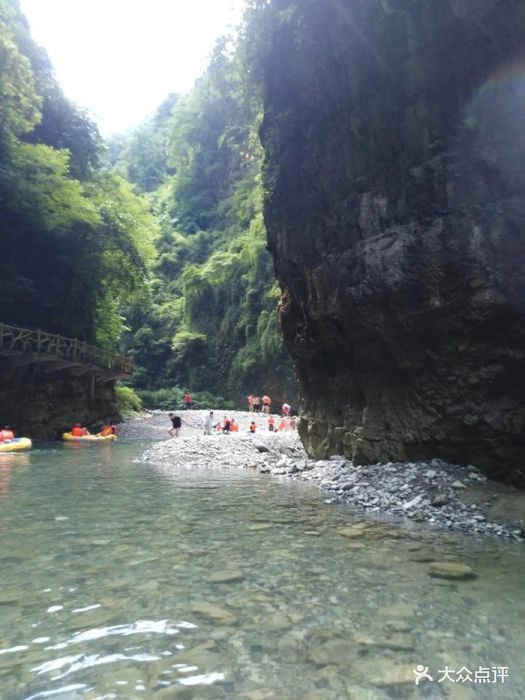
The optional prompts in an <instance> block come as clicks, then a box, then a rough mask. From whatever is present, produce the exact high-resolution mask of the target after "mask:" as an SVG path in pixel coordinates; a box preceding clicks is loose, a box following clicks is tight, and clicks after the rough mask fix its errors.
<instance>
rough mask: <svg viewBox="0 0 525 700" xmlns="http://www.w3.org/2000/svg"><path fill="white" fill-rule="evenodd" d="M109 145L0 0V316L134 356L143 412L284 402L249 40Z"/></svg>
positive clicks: (228, 44) (229, 45)
mask: <svg viewBox="0 0 525 700" xmlns="http://www.w3.org/2000/svg"><path fill="white" fill-rule="evenodd" d="M248 5H249V7H248V10H247V14H246V18H245V24H244V26H243V27H242V28H240V29H239V31H238V32H237V33H236V35H235V36H234V37H226V38H222V39H221V40H219V41H218V42H217V45H216V47H215V50H214V52H213V55H212V57H211V60H210V64H209V67H208V69H207V71H206V73H205V74H204V75H203V76H202V77H201V78H200V79H199V80H198V81H197V82H196V84H195V87H194V89H193V90H192V91H191V92H190V93H189V94H186V95H183V96H178V95H169V96H167V97H166V100H165V101H164V102H163V104H162V105H160V106H159V108H158V110H157V111H156V113H155V114H154V115H153V116H152V117H151V118H150V119H149V120H148V121H147V122H145V123H144V124H142V125H141V126H140V127H139V128H137V129H136V130H134V131H132V132H129V133H126V134H123V135H119V136H116V137H114V138H112V139H111V140H110V141H109V143H107V144H105V143H104V142H103V140H102V139H101V137H100V135H99V133H98V130H97V127H96V125H95V124H94V123H93V121H92V120H91V119H90V118H89V116H88V115H87V114H86V113H85V112H84V111H83V110H82V109H80V108H78V107H77V106H76V105H74V104H72V103H71V102H70V101H69V100H68V99H67V98H66V97H65V96H64V94H63V93H62V91H61V89H60V86H59V85H58V83H57V81H56V79H55V77H54V74H53V69H52V66H51V64H50V62H49V59H48V57H47V55H46V53H45V52H44V51H43V50H42V49H41V48H39V47H38V46H37V45H36V44H35V43H34V41H33V40H32V39H31V36H30V33H29V29H28V25H27V22H26V21H25V19H24V17H23V15H22V14H21V12H20V8H19V5H18V2H17V0H0V58H1V60H0V96H1V102H0V214H1V218H0V240H1V241H2V249H3V252H4V254H3V256H2V262H1V265H2V274H1V275H0V293H1V297H2V299H3V301H4V313H3V315H2V319H1V320H2V321H4V322H9V323H13V324H17V325H21V326H26V327H32V328H42V329H44V330H46V331H51V332H56V333H60V334H62V335H65V336H70V337H76V338H79V339H81V340H85V341H88V342H90V343H92V344H96V345H98V346H100V347H104V348H106V349H108V350H111V351H115V352H125V353H129V354H131V355H133V356H134V359H135V367H136V369H135V373H134V376H133V378H132V380H131V385H132V386H133V388H134V389H136V390H137V392H138V393H139V395H140V396H141V397H142V399H143V400H144V402H145V405H146V406H151V407H153V406H158V407H170V406H173V405H174V404H176V403H177V402H179V400H180V398H181V396H182V393H183V392H184V391H185V390H187V389H189V390H191V391H192V392H193V393H194V395H195V397H196V399H197V403H198V402H199V400H201V401H202V402H206V403H208V402H215V403H216V404H218V405H225V406H226V405H232V404H233V403H235V404H238V403H239V402H240V401H241V400H243V397H244V396H245V395H246V394H247V393H249V392H254V391H255V392H263V391H270V392H271V393H273V394H274V396H275V397H276V398H281V397H284V396H285V395H286V396H288V397H291V398H292V400H294V399H295V392H296V390H295V382H294V380H293V376H292V371H291V366H290V362H289V360H288V357H287V354H286V352H285V350H284V346H283V343H282V339H281V335H280V331H279V328H278V320H277V312H276V308H277V303H278V300H279V296H280V292H279V289H278V287H277V286H276V284H275V281H274V274H273V264H272V260H271V257H270V255H269V253H268V252H267V249H266V231H265V225H264V220H263V212H262V201H263V192H262V184H261V168H262V151H261V147H260V144H259V138H258V128H259V125H260V120H261V104H260V95H259V91H258V87H257V81H256V80H255V79H254V71H253V70H252V63H251V62H252V61H253V49H252V43H253V42H252V39H253V36H251V33H252V29H251V27H252V26H253V22H254V21H255V20H256V15H257V14H258V13H261V12H264V11H267V10H265V9H263V8H262V6H264V5H265V3H259V2H254V3H248Z"/></svg>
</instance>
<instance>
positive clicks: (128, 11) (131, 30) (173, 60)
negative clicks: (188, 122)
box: [20, 0, 243, 137]
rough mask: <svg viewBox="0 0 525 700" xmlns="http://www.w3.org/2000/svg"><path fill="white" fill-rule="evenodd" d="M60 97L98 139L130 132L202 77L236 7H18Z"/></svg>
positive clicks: (82, 0) (159, 3)
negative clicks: (87, 120) (83, 114)
mask: <svg viewBox="0 0 525 700" xmlns="http://www.w3.org/2000/svg"><path fill="white" fill-rule="evenodd" d="M20 5H21V8H22V11H23V13H24V14H25V16H26V17H27V19H28V21H29V24H30V28H31V35H32V37H33V39H34V40H35V41H36V42H37V43H38V44H40V46H43V47H44V48H45V49H46V50H47V52H48V54H49V56H50V58H51V62H52V63H53V66H54V69H55V75H56V77H57V79H58V81H59V83H60V85H61V86H62V89H63V90H64V92H65V94H66V95H67V97H69V98H70V99H71V100H73V101H74V102H76V103H77V104H78V105H80V106H82V107H84V108H86V109H88V111H89V113H90V114H91V116H92V117H93V119H94V120H95V121H96V122H97V124H98V126H99V129H100V131H101V133H102V135H103V136H105V137H107V136H110V135H111V134H114V133H119V132H122V131H125V130H127V129H130V128H133V127H135V126H138V125H139V124H140V123H141V122H142V121H144V119H145V118H146V117H147V116H148V115H150V114H152V113H153V112H154V111H155V109H156V108H157V107H158V106H159V105H160V104H161V102H162V101H163V100H164V99H165V98H166V97H167V96H168V95H169V94H170V93H171V92H178V93H185V92H188V90H190V89H191V87H192V85H193V83H194V81H195V79H196V78H198V77H199V75H201V74H202V73H203V72H204V70H205V69H206V66H207V63H208V58H209V55H210V52H211V50H212V49H213V46H214V44H215V40H216V39H217V38H218V37H219V36H220V35H221V34H223V33H224V32H225V31H226V30H227V29H228V27H230V26H232V25H234V24H235V23H236V22H237V21H238V20H239V19H240V16H241V10H242V5H243V0H20Z"/></svg>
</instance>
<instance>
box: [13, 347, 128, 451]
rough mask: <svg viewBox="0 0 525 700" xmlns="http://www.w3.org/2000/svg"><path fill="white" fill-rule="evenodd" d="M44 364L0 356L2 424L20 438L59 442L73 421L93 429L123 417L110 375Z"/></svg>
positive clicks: (92, 430)
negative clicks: (19, 362) (16, 363)
mask: <svg viewBox="0 0 525 700" xmlns="http://www.w3.org/2000/svg"><path fill="white" fill-rule="evenodd" d="M47 364H49V365H50V366H49V367H47V366H46V363H45V362H41V363H38V362H35V363H28V364H27V365H23V366H14V365H13V360H12V359H11V358H8V357H2V356H0V372H1V373H2V377H3V379H2V383H1V386H0V406H1V418H0V420H1V422H2V423H1V424H0V427H1V425H3V424H8V425H11V426H12V427H13V428H14V429H15V431H16V435H17V436H18V437H23V436H27V437H30V438H32V439H33V440H36V441H41V440H59V439H60V438H61V436H62V433H64V432H66V431H68V430H70V429H71V426H72V425H73V423H75V422H76V421H80V422H81V423H82V424H83V425H85V426H87V427H89V429H90V430H91V432H97V431H98V430H100V428H101V427H102V425H103V424H105V423H107V422H108V421H110V420H112V421H114V422H118V421H120V420H121V416H120V415H119V411H118V406H117V400H116V395H115V380H114V379H111V378H109V377H108V378H106V377H102V379H103V380H104V381H102V380H101V378H100V377H97V378H96V379H95V378H94V377H93V376H92V375H89V374H87V373H85V374H78V371H77V372H76V373H75V370H62V371H53V369H52V366H51V363H47Z"/></svg>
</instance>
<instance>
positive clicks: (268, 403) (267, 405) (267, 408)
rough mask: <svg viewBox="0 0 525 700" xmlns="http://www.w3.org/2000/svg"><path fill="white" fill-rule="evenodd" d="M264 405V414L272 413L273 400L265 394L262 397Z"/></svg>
mask: <svg viewBox="0 0 525 700" xmlns="http://www.w3.org/2000/svg"><path fill="white" fill-rule="evenodd" d="M262 404H263V413H268V414H269V413H270V406H271V405H272V400H271V398H270V397H269V396H268V394H265V395H264V396H263V397H262Z"/></svg>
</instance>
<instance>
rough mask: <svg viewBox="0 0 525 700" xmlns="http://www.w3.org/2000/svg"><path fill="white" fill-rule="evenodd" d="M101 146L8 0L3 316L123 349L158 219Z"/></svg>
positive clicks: (0, 167)
mask: <svg viewBox="0 0 525 700" xmlns="http://www.w3.org/2000/svg"><path fill="white" fill-rule="evenodd" d="M101 147H102V142H101V139H100V137H99V135H98V132H97V129H96V127H95V125H94V124H93V123H92V122H91V121H90V119H89V118H88V117H87V116H86V115H85V114H84V113H83V112H82V111H81V110H79V109H78V108H77V107H75V105H72V104H71V103H70V102H68V100H67V99H66V98H65V97H64V96H63V94H62V92H61V91H60V88H59V86H58V84H57V83H56V81H55V79H54V76H53V71H52V68H51V65H50V63H49V60H48V58H47V56H46V54H45V53H44V52H43V51H42V50H41V49H39V48H38V47H37V46H36V45H35V44H34V42H33V41H32V39H31V37H30V35H29V30H28V27H27V23H26V22H25V20H24V18H23V16H22V15H21V13H20V9H19V6H18V2H17V0H0V241H1V243H2V262H1V266H2V270H1V274H0V297H1V298H2V305H3V312H2V320H3V321H7V322H11V323H14V324H18V325H22V326H31V327H36V328H43V329H45V330H46V331H52V332H57V333H60V334H62V335H67V336H74V337H77V338H79V339H81V340H86V341H88V342H91V343H95V342H96V343H97V344H99V345H102V346H103V347H106V348H108V349H115V348H116V347H117V343H118V342H119V339H120V336H121V334H122V331H123V329H124V322H123V319H122V318H121V314H122V308H123V307H124V303H126V304H128V303H129V301H130V299H133V298H134V297H135V296H136V295H138V294H140V293H142V291H143V289H144V286H145V279H146V264H147V259H148V255H149V256H150V257H151V256H152V255H153V252H154V251H153V248H152V243H153V239H154V238H155V235H156V233H157V230H158V227H157V223H156V221H155V220H154V218H153V217H152V215H151V214H150V212H149V209H148V205H147V203H146V201H145V200H144V199H143V198H141V197H139V196H138V195H137V194H136V193H134V192H133V191H132V189H131V186H130V185H129V183H127V182H125V181H124V180H123V179H122V178H119V177H117V176H115V175H108V174H107V173H103V172H102V171H101V169H100V163H99V161H100V153H101Z"/></svg>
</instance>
